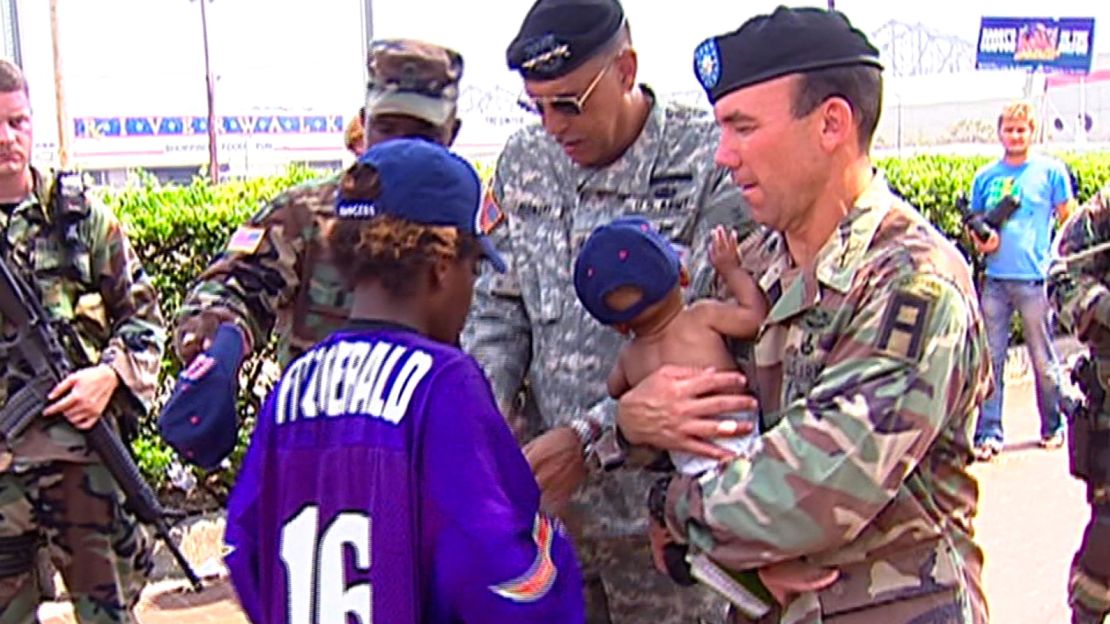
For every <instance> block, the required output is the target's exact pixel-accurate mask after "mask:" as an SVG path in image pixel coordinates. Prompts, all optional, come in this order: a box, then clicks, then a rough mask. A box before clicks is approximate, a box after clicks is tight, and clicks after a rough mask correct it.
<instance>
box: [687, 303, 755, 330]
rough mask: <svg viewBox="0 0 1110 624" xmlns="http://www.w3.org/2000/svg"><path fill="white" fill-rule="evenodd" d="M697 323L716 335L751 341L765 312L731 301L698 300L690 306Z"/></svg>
mask: <svg viewBox="0 0 1110 624" xmlns="http://www.w3.org/2000/svg"><path fill="white" fill-rule="evenodd" d="M690 311H691V312H692V313H693V314H694V315H695V316H696V317H697V320H698V322H699V323H702V324H704V325H706V326H708V327H709V328H710V329H712V330H713V331H715V332H717V333H718V334H722V335H725V336H732V337H733V338H741V339H744V340H752V339H753V338H755V336H756V334H758V333H759V326H760V325H761V324H762V323H763V319H764V318H766V316H767V314H766V311H760V310H753V309H751V308H746V307H743V306H740V305H737V304H736V303H735V302H733V301H717V300H716V299H699V300H698V301H695V302H694V303H693V305H691V306H690Z"/></svg>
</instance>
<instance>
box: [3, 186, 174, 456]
mask: <svg viewBox="0 0 1110 624" xmlns="http://www.w3.org/2000/svg"><path fill="white" fill-rule="evenodd" d="M34 179H35V185H34V191H33V192H32V193H31V195H29V196H28V197H27V198H26V199H25V200H23V202H21V203H20V204H19V205H17V206H15V207H14V208H13V209H12V211H11V213H10V214H9V213H7V212H0V231H2V232H3V236H4V242H5V245H6V249H7V251H6V252H5V259H6V260H7V262H8V263H9V266H11V268H12V270H14V271H19V272H21V273H22V274H23V275H24V276H28V275H29V276H32V279H30V280H28V281H29V282H31V283H32V284H33V286H34V287H35V289H36V290H37V291H38V294H39V296H40V297H41V301H42V305H43V308H44V309H45V310H46V312H47V314H49V315H50V317H52V319H53V320H54V321H57V322H61V323H68V324H71V325H72V326H73V327H74V328H75V329H76V331H77V334H78V336H79V337H80V339H81V345H80V347H77V346H75V345H71V346H70V348H81V349H83V350H84V355H85V356H86V357H87V358H88V359H89V360H90V361H92V362H101V363H104V364H107V365H109V366H111V367H112V369H113V370H115V372H116V374H117V375H118V376H119V380H120V387H119V390H117V393H122V395H123V396H124V397H127V398H129V399H130V400H131V402H132V403H135V404H136V405H135V407H136V408H137V409H141V410H143V411H145V410H148V409H149V408H150V406H151V403H152V401H153V400H154V395H155V393H156V391H157V382H158V371H159V370H160V368H161V365H162V345H163V344H164V343H165V338H166V335H165V328H164V327H163V322H162V314H161V311H160V310H159V308H158V298H157V293H156V291H155V290H154V287H153V286H152V285H151V282H150V279H149V277H148V276H147V274H146V272H145V271H144V270H143V267H142V265H141V264H140V263H139V259H138V257H137V256H136V255H135V252H134V250H133V249H132V248H131V245H130V243H128V241H127V235H126V234H125V233H124V231H123V228H122V227H121V226H120V223H119V221H118V220H117V219H116V217H115V216H114V215H113V214H112V213H111V211H109V210H108V208H107V207H106V206H104V204H102V203H101V202H99V201H97V200H96V199H95V198H93V197H91V196H88V195H86V196H85V197H84V201H83V204H84V206H85V207H86V208H87V210H88V215H87V216H85V217H83V218H82V219H81V220H80V221H79V222H78V224H77V229H76V234H77V237H76V240H77V242H76V244H73V243H65V242H63V240H62V237H61V236H60V235H59V233H58V232H57V230H56V228H55V226H54V222H55V221H54V220H55V215H54V214H53V210H52V208H53V205H52V202H51V201H50V191H51V190H52V188H53V184H52V181H51V180H49V179H46V178H43V177H42V176H41V175H39V173H38V172H37V171H35V172H34ZM3 365H4V366H5V368H6V372H5V374H4V375H3V377H2V378H0V401H6V397H7V396H8V395H9V392H11V391H14V390H15V389H16V388H14V387H13V386H12V385H11V384H12V383H13V378H12V376H11V370H12V369H11V368H8V367H11V366H15V365H16V363H14V362H11V361H4V362H3ZM12 451H13V453H14V455H15V459H16V466H17V467H18V466H20V465H21V464H26V463H31V462H40V461H46V460H66V461H77V462H87V461H89V455H88V454H87V452H86V450H85V446H84V437H83V435H81V434H80V433H78V431H77V430H76V429H74V428H73V427H71V426H70V424H69V423H68V422H67V421H66V420H65V419H64V418H61V417H51V418H43V419H40V421H39V423H37V424H36V426H32V427H31V428H30V429H28V430H27V433H26V434H24V436H23V437H22V438H21V439H20V440H19V441H18V442H17V443H16V445H15V448H14V449H12Z"/></svg>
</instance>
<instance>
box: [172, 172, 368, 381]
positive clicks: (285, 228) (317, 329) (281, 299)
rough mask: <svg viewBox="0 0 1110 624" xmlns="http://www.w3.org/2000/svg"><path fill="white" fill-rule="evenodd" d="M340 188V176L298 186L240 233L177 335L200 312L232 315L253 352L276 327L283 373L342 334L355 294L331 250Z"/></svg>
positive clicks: (182, 311)
mask: <svg viewBox="0 0 1110 624" xmlns="http://www.w3.org/2000/svg"><path fill="white" fill-rule="evenodd" d="M338 182H339V176H338V175H336V176H332V177H329V178H327V179H324V180H320V181H314V182H308V183H305V184H301V185H298V186H297V187H295V188H292V189H290V190H288V191H286V192H284V193H282V194H280V195H278V196H277V197H276V198H274V199H273V200H272V201H270V202H269V203H268V204H266V205H265V206H264V207H263V208H262V210H260V211H259V212H258V213H257V214H256V215H254V216H253V217H251V219H250V220H249V221H248V222H247V223H245V224H244V225H243V226H242V227H240V228H239V229H238V230H236V231H235V233H234V234H232V236H231V239H230V240H229V241H228V244H227V247H226V248H225V249H224V251H223V252H222V253H221V254H220V255H219V256H217V257H216V259H215V260H213V261H212V264H211V265H209V267H208V269H207V270H205V271H204V273H202V274H201V275H200V277H199V278H197V282H196V284H195V285H194V286H193V287H192V289H191V290H190V291H189V294H188V295H186V297H185V300H184V301H183V302H182V303H181V306H180V307H179V308H178V310H177V312H176V314H175V315H174V325H175V327H176V329H175V332H180V331H181V328H180V325H181V321H183V320H184V319H186V318H189V317H192V316H193V315H196V314H199V313H201V312H202V311H205V310H209V309H215V310H217V311H220V312H224V313H229V314H230V316H231V317H233V318H234V319H235V320H236V322H238V324H239V325H240V328H241V329H243V331H244V335H246V336H248V337H249V338H250V342H251V344H252V345H253V346H254V348H258V349H261V348H262V347H264V346H265V345H266V343H267V342H268V340H269V337H270V333H271V332H272V331H273V330H274V329H275V328H276V329H277V331H278V353H277V355H278V362H279V363H280V364H281V365H282V366H285V365H286V364H288V363H289V362H290V361H292V360H293V359H294V358H295V357H297V356H298V355H300V354H301V353H303V352H304V351H305V350H307V349H308V348H309V347H311V346H312V345H314V344H316V343H317V342H319V341H320V340H322V339H324V338H325V337H327V336H328V334H330V333H331V332H332V331H334V330H335V329H338V328H339V327H340V326H341V325H342V324H343V322H344V321H345V320H346V319H347V315H348V313H349V311H350V309H351V291H350V289H349V288H347V286H346V285H345V283H344V281H343V279H342V278H341V277H340V275H339V271H338V270H337V269H336V267H335V265H334V264H333V263H332V261H331V259H330V257H331V254H330V252H329V250H328V248H327V232H328V227H329V226H330V225H331V223H332V222H333V219H334V217H335V196H336V191H337V189H338ZM174 342H175V344H177V341H176V340H175V341H174ZM179 355H180V354H179Z"/></svg>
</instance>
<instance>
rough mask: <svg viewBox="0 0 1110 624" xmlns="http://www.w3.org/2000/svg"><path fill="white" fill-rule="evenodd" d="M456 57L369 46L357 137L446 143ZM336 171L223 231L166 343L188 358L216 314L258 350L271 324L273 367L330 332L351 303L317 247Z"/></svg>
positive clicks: (451, 132)
mask: <svg viewBox="0 0 1110 624" xmlns="http://www.w3.org/2000/svg"><path fill="white" fill-rule="evenodd" d="M462 65H463V63H462V57H461V56H459V54H458V53H456V52H454V51H452V50H448V49H446V48H443V47H440V46H436V45H431V44H428V43H422V42H418V41H411V40H381V41H376V42H374V43H372V44H371V49H370V53H369V57H368V59H367V67H368V69H369V74H370V82H369V86H368V91H367V103H366V114H367V117H368V119H367V123H366V126H365V133H366V139H365V141H366V144H367V145H368V146H369V145H374V144H376V143H380V142H382V141H384V140H387V139H390V138H395V137H401V136H418V137H424V138H427V139H428V140H430V141H435V142H437V143H440V144H442V145H450V144H451V143H452V142H453V141H454V138H455V135H456V134H457V133H458V129H459V120H458V119H457V117H456V103H457V100H458V92H459V78H460V77H461V75H462ZM339 178H340V174H336V175H335V176H332V177H329V178H327V179H325V180H322V181H318V182H309V183H307V184H303V185H300V186H298V187H296V188H293V189H290V190H289V191H286V192H285V193H282V194H281V195H279V196H278V197H276V198H275V199H273V200H272V201H271V202H269V204H267V205H266V206H264V207H263V208H262V210H261V211H259V212H258V214H256V215H255V216H254V217H252V218H251V220H250V221H249V222H247V223H246V224H244V225H243V226H242V227H240V228H239V229H238V230H237V231H236V232H235V233H234V234H233V235H232V237H231V240H230V241H229V242H228V245H227V248H226V250H225V251H224V252H223V253H221V254H220V255H219V256H218V257H217V258H216V259H215V260H214V261H213V262H212V264H211V265H210V266H209V267H208V269H207V270H206V271H205V272H204V273H202V274H201V276H200V277H199V278H198V281H197V283H196V284H195V285H194V286H193V288H192V289H191V290H190V292H189V294H188V296H186V298H185V300H184V301H183V302H182V305H181V307H180V308H178V311H177V313H176V315H175V323H176V325H175V329H174V333H173V336H174V348H175V350H176V351H177V355H178V357H179V358H180V359H181V361H182V362H184V363H186V364H188V363H189V362H190V361H192V359H193V357H195V356H196V354H197V353H199V352H200V351H202V350H204V349H205V348H207V343H208V342H209V341H210V339H211V338H212V336H213V335H214V333H215V330H216V328H217V327H218V326H219V324H220V323H221V322H222V321H230V322H233V323H235V324H236V325H237V326H238V327H239V328H240V330H241V331H242V332H243V334H244V337H245V338H246V340H247V344H248V349H247V351H248V352H249V351H250V350H251V347H252V346H253V348H257V349H261V348H262V347H264V346H265V345H266V343H267V342H268V340H269V338H270V335H271V332H273V331H274V329H275V327H276V328H277V332H278V361H279V363H280V364H281V365H282V366H285V364H287V363H289V362H290V361H291V360H292V359H293V358H295V357H297V356H298V355H300V354H301V353H302V352H303V351H305V350H306V349H307V348H308V347H310V346H312V345H313V344H315V343H316V342H318V341H320V340H322V339H323V338H325V337H326V336H327V335H328V334H330V333H331V332H332V331H334V330H335V329H338V328H339V327H340V326H341V325H342V324H343V323H345V322H346V320H347V313H348V312H349V311H350V307H351V292H350V289H349V288H347V286H346V285H345V284H344V283H343V280H342V279H341V278H340V274H339V271H338V270H337V269H336V267H335V265H334V264H333V263H332V261H331V254H330V252H329V250H328V248H327V247H326V242H325V241H326V240H327V237H326V233H327V231H328V229H329V228H330V227H331V225H332V224H333V223H334V218H335V214H334V212H335V196H336V189H337V188H338V183H339Z"/></svg>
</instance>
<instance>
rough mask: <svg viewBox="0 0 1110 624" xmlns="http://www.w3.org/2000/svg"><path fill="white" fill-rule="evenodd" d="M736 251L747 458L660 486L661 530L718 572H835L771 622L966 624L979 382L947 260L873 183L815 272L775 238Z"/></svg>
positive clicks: (971, 592)
mask: <svg viewBox="0 0 1110 624" xmlns="http://www.w3.org/2000/svg"><path fill="white" fill-rule="evenodd" d="M741 247H742V253H741V258H742V259H743V261H744V263H745V265H746V268H747V269H748V270H749V271H751V272H752V273H753V275H756V276H758V279H759V283H760V287H761V288H762V289H763V291H764V292H765V293H766V294H767V296H768V299H769V302H770V304H771V310H770V311H769V314H768V317H767V319H766V321H765V323H764V325H763V327H762V329H761V331H760V334H759V336H758V338H757V342H756V345H755V364H756V383H755V386H756V387H755V388H754V389H755V391H756V393H757V396H758V398H759V401H760V407H761V410H762V418H763V424H764V427H765V428H764V431H765V433H764V434H762V445H761V448H760V449H759V450H757V451H756V452H755V453H754V454H753V455H752V456H750V457H748V458H743V459H737V460H735V461H733V462H732V463H730V464H728V465H726V466H724V467H722V468H721V469H720V470H719V471H714V472H709V473H706V474H705V475H704V476H702V477H701V478H700V479H694V478H691V477H676V478H675V479H674V480H673V481H672V483H671V487H670V489H669V491H668V499H667V517H668V524H669V527H670V529H671V531H672V532H673V533H674V534H675V535H676V536H678V537H679V539H681V540H684V541H686V540H688V542H689V544H690V545H691V548H692V549H693V550H696V551H702V552H706V553H708V555H709V556H710V557H711V558H713V559H715V560H717V561H719V562H720V563H721V564H722V565H724V566H725V567H727V568H730V569H734V570H749V569H754V568H759V567H762V566H765V565H767V564H770V563H774V562H777V561H784V560H789V559H795V558H803V559H804V560H808V561H810V562H812V563H814V564H817V565H821V566H829V567H835V568H838V569H840V571H841V573H840V578H839V580H838V581H837V582H836V583H835V584H833V585H832V586H831V587H829V588H828V589H826V590H824V591H822V592H820V593H819V594H803V595H801V596H800V597H798V598H797V599H796V600H795V601H794V602H793V603H792V604H790V605H789V606H788V608H787V609H786V612H785V613H784V615H783V616H782V619H781V621H782V622H790V623H798V622H807V623H809V622H820V621H822V619H821V618H822V616H829V615H832V614H836V613H846V612H849V611H853V610H860V612H861V613H864V612H865V613H867V614H872V612H871V611H866V609H869V608H874V609H877V610H876V611H874V612H873V615H872V617H871V618H870V619H866V618H860V619H859V621H875V622H890V623H892V624H894V623H899V622H909V621H923V622H924V621H930V622H931V621H940V619H931V618H930V617H926V616H927V615H931V616H933V617H935V616H937V614H939V613H945V614H948V615H949V616H951V619H944V620H943V621H945V622H957V621H958V622H979V621H982V618H984V617H985V602H984V598H983V595H982V590H981V586H980V582H979V571H980V568H981V563H982V553H981V551H980V549H979V547H978V546H977V545H976V544H975V542H974V541H973V539H972V527H971V520H972V517H973V516H974V515H975V511H976V505H977V499H978V486H977V484H976V481H975V479H974V478H973V477H972V476H971V475H970V474H969V473H968V471H967V467H968V464H969V462H970V460H971V449H972V434H973V432H974V430H975V422H976V418H977V413H978V409H979V405H980V403H981V402H982V400H983V398H984V397H985V396H986V395H987V393H988V390H989V389H990V383H991V382H990V381H989V379H990V375H989V371H990V364H989V361H988V357H987V353H988V352H987V343H986V336H985V334H984V332H983V328H982V319H981V317H980V312H979V307H978V305H977V303H976V295H975V290H974V287H973V285H972V282H971V278H970V275H969V269H968V266H967V264H966V263H965V261H964V259H963V257H962V256H961V255H960V254H959V252H958V251H957V250H956V248H955V247H954V246H952V245H951V244H950V243H949V242H948V241H947V240H945V239H944V237H943V236H942V235H941V234H940V233H939V232H937V230H936V229H934V228H933V226H932V225H930V224H929V223H928V222H927V221H926V220H925V219H924V218H923V217H921V215H920V214H918V212H917V211H916V210H914V209H913V208H912V207H910V206H909V205H908V204H906V203H904V202H903V201H901V200H899V199H898V198H896V197H895V196H894V195H893V193H891V192H890V190H889V188H888V187H887V184H886V181H885V180H884V179H883V177H882V176H881V175H877V176H876V179H875V181H874V182H873V184H872V185H871V186H870V188H868V189H867V191H866V192H865V193H864V194H863V195H862V196H861V197H860V198H859V200H858V201H857V203H856V206H855V208H854V209H853V210H852V211H851V212H850V214H848V215H847V216H846V217H845V218H844V219H843V221H842V222H841V223H840V225H839V226H838V228H837V230H836V232H835V233H834V235H833V236H832V237H831V238H830V240H828V241H827V242H826V243H825V245H824V247H823V248H822V249H821V250H820V251H819V252H818V255H817V259H816V260H815V263H814V267H813V268H811V269H809V270H803V269H799V268H797V267H795V266H794V265H793V262H792V260H791V257H790V255H789V252H788V250H787V248H786V243H785V239H784V238H783V237H782V235H781V234H779V233H777V232H771V231H769V230H760V231H757V232H755V233H753V234H752V236H750V237H749V238H748V239H747V240H745V241H744V242H743V244H742V246H741ZM915 600H918V601H921V602H922V603H927V604H925V606H922V607H921V610H920V611H918V610H914V609H916V607H914V606H911V607H910V609H909V610H899V609H898V608H896V607H899V606H900V605H899V602H900V601H909V603H912V605H917V606H921V605H918V603H917V602H914V601H915ZM888 602H890V603H891V604H889V605H884V606H878V607H877V606H876V605H878V604H880V603H888ZM901 606H902V607H905V606H906V605H905V604H902V605H901ZM906 613H912V614H913V616H914V617H917V616H921V619H920V620H916V619H912V618H911V617H909V616H905V617H904V614H906ZM976 613H977V615H974V616H973V614H976ZM857 617H858V616H857ZM853 621H855V620H853Z"/></svg>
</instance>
